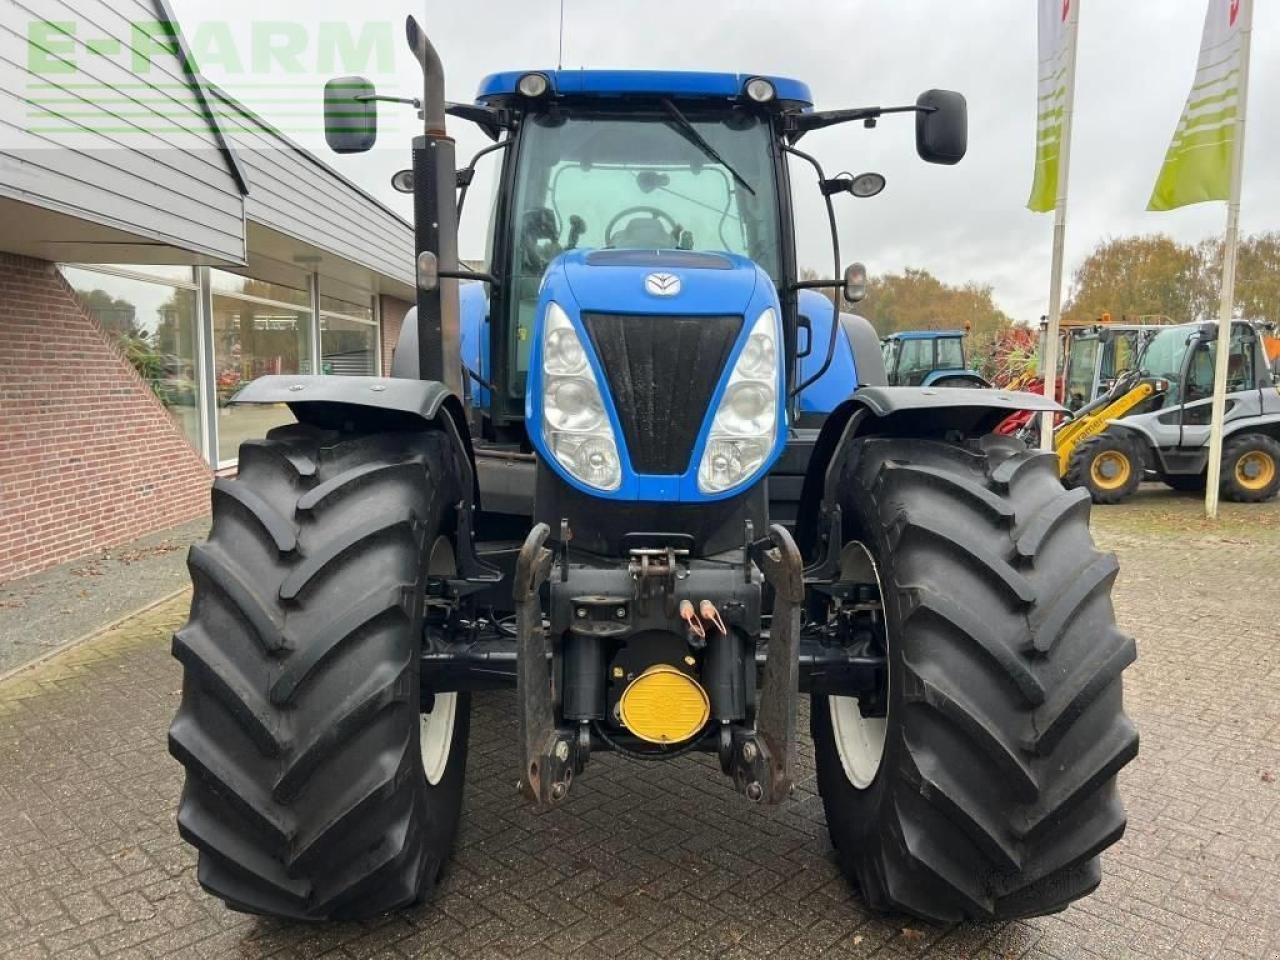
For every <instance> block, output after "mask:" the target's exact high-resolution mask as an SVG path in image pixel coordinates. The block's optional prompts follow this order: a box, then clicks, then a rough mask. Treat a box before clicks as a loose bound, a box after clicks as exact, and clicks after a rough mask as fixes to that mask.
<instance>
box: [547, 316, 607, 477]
mask: <svg viewBox="0 0 1280 960" xmlns="http://www.w3.org/2000/svg"><path fill="white" fill-rule="evenodd" d="M542 377H543V379H542V435H543V436H544V437H545V438H546V440H547V446H548V447H549V448H550V450H551V455H552V456H553V457H555V459H556V462H557V463H559V464H560V466H562V467H564V469H565V470H567V471H568V472H569V473H570V474H571V475H572V476H574V477H576V478H577V479H579V480H581V481H582V482H583V483H585V484H588V485H589V486H592V487H595V488H597V489H599V490H616V489H618V487H619V486H620V485H621V483H622V463H621V461H620V460H619V458H618V444H617V441H616V440H615V439H614V436H613V427H612V425H611V424H610V423H609V418H608V416H607V415H606V414H605V410H604V400H603V398H602V397H601V394H600V384H599V383H598V382H597V381H596V375H595V371H593V370H592V369H591V365H590V364H589V363H588V362H587V352H586V350H585V349H584V348H583V346H582V341H581V340H580V339H579V338H578V331H577V330H575V329H574V326H573V323H572V322H571V321H570V320H569V316H568V314H566V313H565V312H564V310H563V309H562V308H561V307H560V305H559V304H558V303H555V302H554V301H553V302H551V303H549V304H548V305H547V316H546V321H545V323H544V325H543V330H542Z"/></svg>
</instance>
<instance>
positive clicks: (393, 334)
mask: <svg viewBox="0 0 1280 960" xmlns="http://www.w3.org/2000/svg"><path fill="white" fill-rule="evenodd" d="M409 306H410V305H409V304H408V303H405V301H403V300H401V299H399V298H398V297H387V296H384V297H383V298H382V303H381V304H380V307H381V310H382V375H383V376H384V377H389V376H391V353H392V351H393V350H395V348H396V341H397V340H399V339H400V327H401V326H402V325H403V324H404V315H405V314H406V313H408V312H409Z"/></svg>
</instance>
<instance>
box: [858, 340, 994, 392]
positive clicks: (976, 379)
mask: <svg viewBox="0 0 1280 960" xmlns="http://www.w3.org/2000/svg"><path fill="white" fill-rule="evenodd" d="M967 336H968V334H967V333H966V332H965V331H964V330H902V331H899V332H898V333H891V334H889V335H888V336H887V337H885V338H884V339H883V340H881V341H880V343H881V352H882V353H883V355H884V369H885V376H886V377H887V378H888V383H889V385H890V386H892V387H989V386H991V384H990V383H989V382H988V381H987V379H986V378H985V377H984V376H982V374H980V373H978V372H977V371H976V370H971V369H969V364H968V358H967V357H966V352H967V351H966V350H965V338H966V337H967Z"/></svg>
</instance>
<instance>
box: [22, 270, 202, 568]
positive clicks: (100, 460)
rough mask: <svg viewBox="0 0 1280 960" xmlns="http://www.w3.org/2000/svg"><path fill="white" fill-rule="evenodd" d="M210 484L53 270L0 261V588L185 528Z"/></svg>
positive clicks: (136, 378) (160, 409) (199, 508)
mask: <svg viewBox="0 0 1280 960" xmlns="http://www.w3.org/2000/svg"><path fill="white" fill-rule="evenodd" d="M210 476H211V474H210V472H209V469H208V467H207V466H206V465H205V463H204V461H203V459H202V458H201V457H200V455H199V454H198V453H197V452H196V451H195V450H194V449H192V447H191V445H190V444H189V443H188V442H187V440H186V437H185V436H183V434H182V432H181V431H180V430H179V429H178V427H177V426H176V425H175V424H174V423H173V421H172V420H171V419H170V418H169V415H168V413H166V412H165V409H164V406H163V405H162V404H161V403H160V401H159V400H157V399H156V397H155V395H154V394H153V393H152V392H151V390H150V388H149V387H148V386H147V384H146V383H145V382H144V381H143V380H142V379H141V378H140V377H139V376H138V375H137V374H136V373H135V372H134V370H133V367H132V366H130V364H129V363H128V361H126V360H124V359H123V358H122V357H121V356H120V355H119V354H118V353H117V352H116V350H115V348H114V347H113V346H112V345H111V343H110V341H109V340H108V339H107V338H106V336H105V335H104V334H103V333H102V332H101V330H99V328H98V327H97V325H96V324H95V323H94V322H93V320H92V319H90V318H89V316H88V315H87V314H86V313H85V312H84V310H82V309H81V307H80V305H79V303H78V302H77V301H76V299H75V297H74V295H73V294H72V292H71V289H70V287H68V286H67V284H66V282H65V281H64V280H63V278H62V275H61V274H60V273H58V271H57V269H56V268H55V267H54V265H53V264H51V263H46V262H45V261H42V260H31V259H28V258H26V257H18V256H13V255H10V254H4V253H0V581H4V580H9V579H12V578H14V577H20V576H24V575H26V574H29V573H35V572H36V571H38V570H43V569H44V568H45V567H50V566H53V565H54V564H57V563H61V562H62V561H64V560H71V559H74V558H76V557H79V556H83V555H84V554H87V553H90V552H93V551H95V550H101V549H104V548H106V547H111V546H115V545H117V544H119V543H123V542H125V541H127V540H131V539H133V538H134V537H138V536H141V535H143V534H146V533H150V532H152V531H154V530H160V529H164V528H165V527H169V526H173V525H175V524H178V523H183V522H185V521H187V520H191V519H194V518H196V517H198V516H200V515H202V514H204V513H206V512H207V511H208V509H209V483H210Z"/></svg>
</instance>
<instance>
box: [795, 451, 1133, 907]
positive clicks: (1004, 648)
mask: <svg viewBox="0 0 1280 960" xmlns="http://www.w3.org/2000/svg"><path fill="white" fill-rule="evenodd" d="M851 462H852V465H851V466H850V467H849V468H848V469H847V471H846V474H845V476H844V477H843V479H842V489H841V507H842V510H843V516H844V518H845V523H846V538H847V539H849V540H856V541H858V542H859V543H861V544H862V545H863V546H864V547H865V548H866V550H867V552H868V554H869V555H870V557H871V559H872V561H873V563H874V567H875V571H876V575H877V578H878V580H879V582H880V586H881V596H882V599H883V613H884V622H885V624H886V627H887V638H888V639H887V654H886V655H887V661H888V695H887V705H888V706H887V711H884V713H885V721H884V724H885V729H884V733H883V748H882V750H881V751H880V753H879V756H878V757H876V758H874V759H875V763H874V765H873V766H867V765H866V763H863V764H861V765H860V766H859V765H857V764H855V765H854V769H855V774H856V775H851V774H850V773H849V770H850V769H851V765H850V760H851V757H855V758H856V757H857V756H858V755H859V751H858V750H856V749H855V750H852V751H851V750H850V744H848V743H846V742H842V741H843V740H844V738H845V737H846V736H848V734H847V733H846V732H844V731H847V730H849V729H851V728H853V727H857V726H859V725H858V724H856V723H855V724H850V723H849V722H848V721H849V720H850V719H851V717H850V716H849V715H848V707H849V703H848V701H847V700H844V701H842V700H841V699H840V698H836V697H828V696H821V695H815V696H814V698H813V703H812V709H811V727H812V733H813V739H814V747H815V752H816V759H817V774H818V786H819V790H820V793H821V795H822V801H823V806H824V808H825V810H826V814H827V824H828V827H829V829H830V833H831V839H832V843H833V844H834V846H835V848H836V851H837V855H838V858H839V861H840V864H841V866H842V867H843V869H844V871H845V873H846V875H847V876H848V877H849V878H850V879H851V880H852V881H853V882H854V883H856V884H857V886H858V887H859V888H860V889H861V891H862V894H863V896H864V897H865V899H866V901H867V903H868V904H869V905H870V906H871V907H873V908H875V909H878V910H900V911H904V912H906V913H911V914H914V915H916V916H920V917H923V918H926V919H929V920H934V921H939V922H957V921H962V920H992V919H1008V918H1014V917H1025V916H1034V915H1039V914H1044V913H1049V912H1053V911H1057V910H1061V909H1063V908H1064V907H1066V905H1067V904H1068V903H1070V902H1071V901H1073V900H1075V899H1077V898H1079V897H1082V896H1084V895H1086V894H1088V893H1089V892H1090V891H1092V890H1093V889H1094V888H1095V887H1096V886H1097V885H1098V883H1099V880H1100V877H1101V870H1100V866H1099V859H1098V855H1099V853H1100V852H1101V851H1102V850H1104V849H1105V848H1106V847H1108V846H1110V845H1111V844H1113V843H1115V842H1116V841H1117V840H1119V839H1120V837H1121V836H1122V834H1123V833H1124V828H1125V814H1124V809H1123V807H1122V806H1121V803H1120V798H1119V796H1118V794H1117V790H1116V774H1117V772H1118V771H1119V770H1120V768H1121V767H1123V766H1124V765H1125V764H1126V763H1128V762H1129V761H1130V760H1132V759H1133V757H1134V756H1135V755H1136V753H1137V746H1138V737H1137V732H1136V730H1135V728H1134V726H1133V724H1132V723H1131V722H1130V721H1129V719H1128V718H1127V717H1126V716H1125V714H1124V711H1123V706H1122V692H1121V679H1120V676H1121V672H1122V671H1123V670H1124V668H1125V667H1126V666H1128V665H1129V664H1130V663H1131V662H1133V659H1134V656H1135V646H1134V642H1133V640H1132V639H1130V638H1128V637H1126V636H1124V635H1123V634H1122V633H1120V631H1119V630H1118V629H1117V628H1116V625H1115V617H1114V613H1113V610H1112V606H1111V600H1110V589H1111V584H1112V581H1113V580H1114V578H1115V575H1116V571H1117V565H1116V561H1115V559H1114V557H1112V556H1110V555H1106V554H1101V553H1099V552H1098V551H1097V550H1095V549H1094V547H1093V544H1092V541H1091V539H1090V536H1089V530H1088V505H1089V498H1088V497H1087V496H1086V495H1085V494H1084V492H1083V491H1070V492H1069V491H1065V490H1063V488H1062V486H1061V484H1060V483H1059V481H1058V477H1057V469H1056V466H1057V461H1056V458H1055V457H1054V456H1052V455H1049V454H1041V453H1036V452H1032V451H1028V450H1026V449H1025V447H1023V445H1022V444H1020V443H1017V442H1016V441H1011V440H1008V439H1005V438H994V437H993V438H988V439H986V440H984V441H982V443H981V444H979V443H970V444H966V445H964V446H960V445H955V444H949V443H942V442H935V441H926V440H898V439H874V438H873V439H867V440H864V441H862V442H861V445H860V448H859V449H858V450H857V451H855V457H854V458H853V460H852V461H851ZM854 709H857V708H856V705H855V707H854ZM866 719H870V718H866ZM874 732H875V728H874V726H872V727H866V726H863V727H862V731H861V734H862V736H863V738H864V739H866V737H867V734H868V733H871V734H874ZM863 754H864V757H863V759H864V761H865V759H866V757H865V751H863ZM868 770H870V771H871V776H870V777H869V778H868V777H867V775H866V774H867V771H868Z"/></svg>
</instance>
